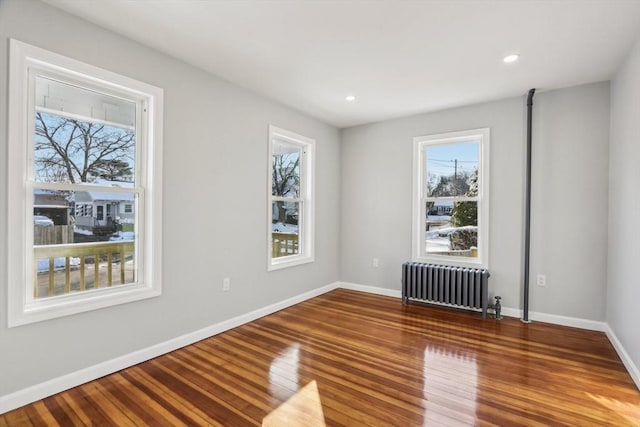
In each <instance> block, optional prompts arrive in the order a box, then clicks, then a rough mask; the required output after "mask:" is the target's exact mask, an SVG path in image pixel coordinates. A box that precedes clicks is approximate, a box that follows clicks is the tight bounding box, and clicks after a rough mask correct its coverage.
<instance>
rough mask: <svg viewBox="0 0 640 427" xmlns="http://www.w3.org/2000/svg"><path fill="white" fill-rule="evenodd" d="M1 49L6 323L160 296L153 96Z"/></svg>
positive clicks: (91, 72)
mask: <svg viewBox="0 0 640 427" xmlns="http://www.w3.org/2000/svg"><path fill="white" fill-rule="evenodd" d="M10 52H11V53H10V54H11V57H10V60H11V63H10V94H9V124H10V125H9V126H10V127H9V150H8V154H9V156H8V197H9V212H8V240H9V247H10V251H9V262H8V267H9V268H8V284H9V290H8V291H9V292H8V295H9V298H8V305H9V307H8V313H9V326H17V325H21V324H25V323H31V322H36V321H41V320H46V319H50V318H55V317H60V316H64V315H69V314H73V313H79V312H83V311H88V310H93V309H98V308H101V307H106V306H110V305H115V304H120V303H125V302H130V301H134V300H139V299H143V298H149V297H153V296H157V295H159V294H160V292H161V261H162V258H161V255H162V253H161V248H162V246H161V245H162V240H161V235H162V229H161V224H162V222H161V217H160V215H161V206H162V205H161V194H162V187H161V184H162V180H161V166H162V156H161V154H162V151H161V133H162V96H163V92H162V89H160V88H157V87H154V86H151V85H148V84H146V83H142V82H139V81H136V80H133V79H130V78H128V77H124V76H121V75H119V74H115V73H113V72H110V71H107V70H104V69H101V68H97V67H94V66H91V65H89V64H85V63H82V62H79V61H76V60H74V59H71V58H68V57H65V56H61V55H58V54H55V53H52V52H49V51H46V50H43V49H40V48H37V47H35V46H31V45H28V44H25V43H22V42H18V41H16V40H11V44H10ZM121 206H122V207H121ZM121 212H128V213H127V216H126V218H124V217H123V218H121V216H120V215H121V214H120V213H121ZM124 220H126V222H127V223H128V224H130V226H129V227H127V228H126V229H124V228H123V227H122V224H121V223H122V222H123V221H124Z"/></svg>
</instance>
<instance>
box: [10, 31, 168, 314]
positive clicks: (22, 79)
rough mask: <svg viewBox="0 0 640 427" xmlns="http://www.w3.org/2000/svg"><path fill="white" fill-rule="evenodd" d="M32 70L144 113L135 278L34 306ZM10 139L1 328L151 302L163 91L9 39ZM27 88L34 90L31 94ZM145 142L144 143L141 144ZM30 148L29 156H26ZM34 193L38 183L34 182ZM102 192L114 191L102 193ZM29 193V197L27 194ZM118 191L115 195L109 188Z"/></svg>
mask: <svg viewBox="0 0 640 427" xmlns="http://www.w3.org/2000/svg"><path fill="white" fill-rule="evenodd" d="M32 70H42V71H45V72H47V73H50V74H56V73H57V74H59V75H64V76H65V77H66V78H67V79H71V80H73V79H77V80H78V81H82V82H83V84H84V85H85V87H86V85H90V86H93V87H97V88H103V89H104V88H108V91H109V92H111V93H114V94H122V95H128V96H131V95H132V94H133V95H134V96H135V97H136V98H137V99H139V100H142V101H141V102H143V105H144V108H145V109H146V113H144V114H143V113H142V112H140V114H138V117H137V120H139V123H141V125H140V129H141V131H142V132H144V130H145V129H146V132H147V133H146V134H140V135H138V138H139V139H140V141H151V142H150V143H147V144H146V145H145V147H144V149H143V150H141V152H142V153H141V154H142V155H139V157H138V155H137V156H136V174H137V175H136V182H139V183H140V187H141V189H140V190H139V191H138V196H139V197H140V198H141V199H143V200H144V203H143V204H144V206H145V207H146V208H145V209H142V210H141V212H136V215H137V217H138V218H140V219H141V220H142V221H140V223H141V224H144V225H143V226H141V228H140V229H139V231H138V235H137V236H136V256H137V262H138V266H139V272H138V275H139V280H138V282H137V283H135V284H131V285H119V286H114V287H112V288H102V289H96V290H90V291H85V292H81V293H75V294H70V295H61V296H56V297H50V298H43V299H41V300H34V299H33V298H32V297H31V296H30V293H32V292H33V288H32V286H33V271H32V268H30V267H28V266H32V265H33V245H32V244H31V242H33V227H32V226H30V224H29V222H28V220H30V219H31V215H30V214H29V212H31V214H33V184H31V183H30V182H29V181H28V178H29V177H30V176H31V175H30V171H31V169H32V160H33V153H32V151H33V130H34V129H33V126H34V125H33V118H31V119H30V118H29V115H30V113H32V112H33V110H34V108H35V106H34V105H33V101H32V99H33V96H34V94H33V92H31V93H29V89H30V86H29V78H30V73H31V72H32ZM9 81H10V84H9V132H8V136H9V141H8V162H7V163H8V174H7V178H8V179H7V196H8V200H9V201H10V202H9V209H8V215H7V224H8V227H7V239H8V245H9V248H11V250H10V251H9V253H8V263H7V266H8V268H7V283H8V309H7V315H8V319H7V321H8V326H9V327H15V326H19V325H24V324H29V323H33V322H39V321H43V320H47V319H53V318H57V317H62V316H67V315H71V314H76V313H81V312H86V311H91V310H96V309H99V308H103V307H109V306H113V305H117V304H123V303H128V302H132V301H136V300H141V299H146V298H151V297H155V296H158V295H160V294H161V293H162V217H161V214H162V111H163V90H162V89H161V88H158V87H155V86H152V85H149V84H146V83H142V82H139V81H137V80H134V79H131V78H128V77H125V76H122V75H119V74H116V73H113V72H110V71H107V70H104V69H101V68H98V67H95V66H92V65H89V64H86V63H83V62H80V61H77V60H74V59H71V58H68V57H65V56H62V55H59V54H56V53H53V52H49V51H47V50H44V49H41V48H38V47H35V46H32V45H29V44H26V43H23V42H20V41H17V40H14V39H11V41H10V69H9ZM31 89H33V88H31ZM142 143H144V142H142ZM30 150H31V151H30ZM38 186H39V187H42V185H40V184H38ZM46 186H47V187H49V188H51V189H64V187H65V184H63V183H51V184H46ZM106 190H107V191H114V190H116V189H112V188H108V189H106ZM29 191H30V193H29ZM116 191H117V190H116Z"/></svg>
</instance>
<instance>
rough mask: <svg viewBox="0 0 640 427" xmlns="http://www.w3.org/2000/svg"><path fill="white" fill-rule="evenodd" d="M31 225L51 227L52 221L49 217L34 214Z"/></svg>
mask: <svg viewBox="0 0 640 427" xmlns="http://www.w3.org/2000/svg"><path fill="white" fill-rule="evenodd" d="M33 225H35V226H36V227H53V221H52V220H51V218H49V217H47V216H44V215H34V216H33Z"/></svg>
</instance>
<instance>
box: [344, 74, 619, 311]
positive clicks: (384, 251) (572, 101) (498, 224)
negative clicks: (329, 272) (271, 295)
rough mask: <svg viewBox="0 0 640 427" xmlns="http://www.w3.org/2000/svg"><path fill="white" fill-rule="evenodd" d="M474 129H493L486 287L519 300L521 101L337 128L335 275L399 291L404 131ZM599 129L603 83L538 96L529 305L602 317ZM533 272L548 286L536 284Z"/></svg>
mask: <svg viewBox="0 0 640 427" xmlns="http://www.w3.org/2000/svg"><path fill="white" fill-rule="evenodd" d="M481 127H489V128H490V129H491V160H490V161H491V189H490V191H491V206H490V243H489V245H490V248H489V257H490V259H489V262H490V271H491V279H490V288H491V293H492V294H498V295H501V296H502V297H503V303H504V305H505V306H507V307H512V308H520V307H521V275H522V268H523V267H522V253H523V252H522V251H523V232H522V227H523V212H524V209H523V207H524V153H525V132H526V106H525V98H524V97H522V98H520V97H519V98H512V99H506V100H502V101H496V102H491V103H486V104H479V105H473V106H469V107H464V108H456V109H451V110H445V111H440V112H434V113H427V114H421V115H416V116H411V117H406V118H402V119H396V120H390V121H386V122H380V123H375V124H370V125H364V126H358V127H354V128H349V129H345V130H343V131H342V146H341V158H342V188H341V212H342V216H341V240H340V245H341V270H340V272H341V275H340V277H341V280H343V281H346V282H352V283H357V284H362V285H370V286H377V287H382V288H389V289H396V290H399V289H400V265H401V263H402V262H404V261H406V260H409V259H410V256H411V186H412V181H411V180H412V170H411V164H412V163H411V159H412V140H413V137H415V136H420V135H428V134H435V133H442V132H451V131H458V130H465V129H474V128H481ZM608 129H609V85H608V83H598V84H592V85H586V86H580V87H575V88H569V89H564V90H558V91H550V92H547V93H544V92H543V93H540V94H538V95H536V97H535V115H534V135H535V136H534V144H535V148H534V156H533V163H534V167H533V181H534V182H533V199H532V204H533V217H534V218H535V220H534V221H533V227H532V234H533V236H534V239H533V241H532V264H531V266H532V275H531V276H532V282H533V286H532V292H531V310H534V311H538V312H542V313H549V314H556V315H564V316H572V317H578V318H583V319H591V320H604V306H603V304H602V301H604V297H605V281H606V259H607V247H606V246H607V238H606V223H607V201H608V200H607V173H608V172H607V171H608V161H607V147H608ZM374 257H375V258H379V259H380V267H378V268H374V267H373V266H372V259H373V258H374ZM585 265H588V266H589V268H588V269H587V268H585ZM537 272H544V273H545V274H546V275H547V287H546V288H537V287H535V275H536V273H537Z"/></svg>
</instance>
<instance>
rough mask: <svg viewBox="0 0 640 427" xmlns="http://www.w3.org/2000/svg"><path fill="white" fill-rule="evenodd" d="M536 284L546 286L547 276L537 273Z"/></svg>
mask: <svg viewBox="0 0 640 427" xmlns="http://www.w3.org/2000/svg"><path fill="white" fill-rule="evenodd" d="M538 286H547V276H545V275H544V274H538Z"/></svg>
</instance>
